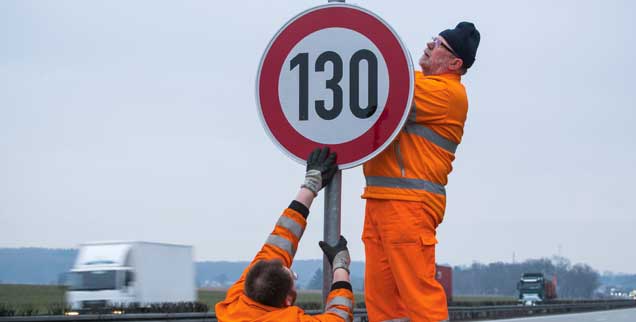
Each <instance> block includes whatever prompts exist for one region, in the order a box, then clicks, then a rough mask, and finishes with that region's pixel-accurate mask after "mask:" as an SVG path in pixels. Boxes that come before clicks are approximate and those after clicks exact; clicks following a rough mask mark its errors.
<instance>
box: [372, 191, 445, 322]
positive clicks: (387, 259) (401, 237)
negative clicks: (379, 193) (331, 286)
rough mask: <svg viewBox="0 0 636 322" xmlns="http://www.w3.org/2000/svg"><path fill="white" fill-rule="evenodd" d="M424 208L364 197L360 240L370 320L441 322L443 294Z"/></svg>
mask: <svg viewBox="0 0 636 322" xmlns="http://www.w3.org/2000/svg"><path fill="white" fill-rule="evenodd" d="M435 218H436V217H435V216H434V215H433V214H432V213H431V212H430V211H429V210H428V209H427V207H426V204H424V203H421V202H413V201H401V200H381V199H367V202H366V210H365V218H364V231H363V232H362V241H363V242H364V247H365V253H366V268H365V273H364V299H365V302H366V307H367V314H368V316H369V321H371V322H376V321H377V322H379V321H391V320H394V321H413V322H419V321H422V322H424V321H426V322H429V321H435V322H437V321H443V320H446V319H448V307H447V304H446V294H445V293H444V289H443V288H442V285H441V284H440V283H439V282H437V280H436V279H435V244H436V243H437V239H436V238H435V228H436V227H437V225H438V224H439V223H438V222H437V220H436V219H435Z"/></svg>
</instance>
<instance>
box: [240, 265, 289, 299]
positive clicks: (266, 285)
mask: <svg viewBox="0 0 636 322" xmlns="http://www.w3.org/2000/svg"><path fill="white" fill-rule="evenodd" d="M293 283H294V281H292V277H291V276H290V275H289V272H287V271H286V270H285V268H284V266H283V263H282V262H281V261H280V260H278V259H273V260H261V261H258V262H256V264H254V266H252V268H251V269H250V270H249V272H247V277H246V278H245V294H247V296H249V298H251V299H252V300H254V301H256V302H258V303H261V304H265V305H268V306H273V307H283V305H284V304H285V298H286V297H287V294H288V293H289V291H290V290H291V289H292V286H293Z"/></svg>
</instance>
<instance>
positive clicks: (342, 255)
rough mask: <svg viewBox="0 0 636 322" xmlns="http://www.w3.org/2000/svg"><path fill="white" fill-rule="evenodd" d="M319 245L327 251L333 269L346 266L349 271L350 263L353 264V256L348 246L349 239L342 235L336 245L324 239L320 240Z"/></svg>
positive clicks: (323, 250)
mask: <svg viewBox="0 0 636 322" xmlns="http://www.w3.org/2000/svg"><path fill="white" fill-rule="evenodd" d="M318 245H319V246H320V248H321V249H322V252H323V253H325V256H327V259H329V263H331V270H332V272H335V271H336V269H337V268H344V269H345V270H346V271H347V273H349V264H351V258H350V257H349V248H347V240H346V239H345V238H344V237H342V236H340V239H339V240H338V243H337V244H336V245H335V246H331V245H329V244H327V243H325V242H324V241H320V242H318Z"/></svg>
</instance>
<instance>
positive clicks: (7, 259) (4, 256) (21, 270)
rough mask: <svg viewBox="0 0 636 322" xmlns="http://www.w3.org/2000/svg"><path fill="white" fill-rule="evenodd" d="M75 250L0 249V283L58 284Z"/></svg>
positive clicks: (73, 258)
mask: <svg viewBox="0 0 636 322" xmlns="http://www.w3.org/2000/svg"><path fill="white" fill-rule="evenodd" d="M76 255H77V250H76V249H49V248H0V283H4V284H59V283H60V282H61V278H62V276H61V274H62V273H64V272H66V271H68V270H69V269H70V268H71V266H73V260H75V256H76Z"/></svg>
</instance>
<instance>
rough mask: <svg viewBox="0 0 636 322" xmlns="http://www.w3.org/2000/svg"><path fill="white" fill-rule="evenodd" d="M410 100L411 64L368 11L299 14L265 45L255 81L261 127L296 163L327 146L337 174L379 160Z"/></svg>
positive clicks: (341, 7)
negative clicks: (335, 159) (335, 156)
mask: <svg viewBox="0 0 636 322" xmlns="http://www.w3.org/2000/svg"><path fill="white" fill-rule="evenodd" d="M412 96H413V66H412V63H411V57H410V55H409V53H408V51H407V50H406V48H405V46H404V45H403V44H402V42H401V41H400V39H399V37H398V36H397V34H396V33H395V32H394V31H393V30H392V29H391V27H390V26H389V25H388V24H387V23H386V22H384V21H383V20H382V19H381V18H380V17H378V16H377V15H375V14H373V13H372V12H370V11H368V10H366V9H363V8H360V7H357V6H352V5H349V4H327V5H322V6H318V7H315V8H312V9H309V10H307V11H305V12H302V13H300V14H299V15H297V16H296V17H294V18H293V19H291V20H290V21H289V22H287V23H286V24H285V25H284V26H283V27H282V28H281V29H280V30H279V31H278V33H277V34H276V35H275V36H274V38H273V39H272V40H271V41H270V43H269V45H268V46H267V49H266V50H265V53H264V54H263V57H262V58H261V63H260V66H259V69H258V75H257V77H256V101H257V102H258V107H259V108H258V111H259V115H260V117H261V121H262V123H263V126H264V127H265V129H266V130H267V133H268V134H269V136H270V137H271V138H272V140H273V141H274V142H275V143H276V145H278V146H279V147H280V148H281V149H282V150H283V151H284V152H285V153H286V154H287V155H289V156H290V157H292V158H293V159H294V160H296V161H298V162H301V163H303V164H304V162H305V158H306V157H307V156H308V155H309V153H310V152H311V150H313V149H314V148H316V147H318V146H329V147H330V148H331V149H332V150H333V151H335V152H337V153H338V165H339V167H340V169H346V168H351V167H355V166H357V165H360V164H362V163H364V162H365V161H367V160H369V159H371V158H373V157H374V156H375V155H376V154H378V153H380V152H381V151H382V150H383V149H384V148H386V146H387V145H389V144H390V143H391V141H392V140H393V139H394V138H395V136H397V134H398V133H399V131H400V129H401V128H402V126H403V125H404V122H406V119H407V117H408V114H409V108H410V106H411V100H412Z"/></svg>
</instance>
